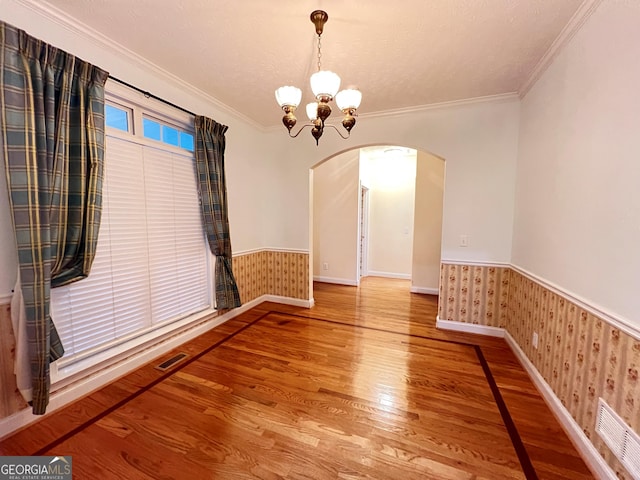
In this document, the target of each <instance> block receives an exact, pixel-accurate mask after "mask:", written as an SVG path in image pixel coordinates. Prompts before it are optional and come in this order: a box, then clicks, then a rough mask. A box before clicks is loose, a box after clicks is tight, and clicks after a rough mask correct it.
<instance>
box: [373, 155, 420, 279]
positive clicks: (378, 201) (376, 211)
mask: <svg viewBox="0 0 640 480" xmlns="http://www.w3.org/2000/svg"><path fill="white" fill-rule="evenodd" d="M385 151H387V152H388V153H385ZM361 163H362V165H361V171H362V179H363V185H365V186H367V187H368V188H369V222H368V224H369V232H368V234H369V235H368V239H369V240H368V243H369V249H368V256H367V257H368V264H367V273H368V275H370V276H386V277H397V278H411V253H412V251H413V217H414V204H415V188H416V152H415V150H410V152H409V153H407V152H406V151H404V150H399V149H394V148H389V149H383V150H379V151H376V152H370V153H366V152H364V151H363V153H362V154H361ZM365 179H366V180H365Z"/></svg>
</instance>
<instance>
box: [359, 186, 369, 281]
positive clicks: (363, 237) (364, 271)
mask: <svg viewBox="0 0 640 480" xmlns="http://www.w3.org/2000/svg"><path fill="white" fill-rule="evenodd" d="M359 207H360V208H359V210H360V221H359V225H358V234H359V236H360V238H359V239H358V256H359V257H360V259H359V262H358V270H359V275H358V283H360V278H362V277H366V276H367V275H368V267H367V266H368V263H369V259H368V250H369V189H368V188H367V187H364V186H362V185H360V205H359Z"/></svg>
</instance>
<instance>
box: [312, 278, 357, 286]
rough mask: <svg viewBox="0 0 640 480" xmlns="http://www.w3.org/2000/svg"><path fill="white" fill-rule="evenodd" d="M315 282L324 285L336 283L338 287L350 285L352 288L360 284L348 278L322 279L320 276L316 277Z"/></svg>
mask: <svg viewBox="0 0 640 480" xmlns="http://www.w3.org/2000/svg"><path fill="white" fill-rule="evenodd" d="M313 281H314V282H322V283H335V284H338V285H349V286H350V287H356V286H358V282H357V281H356V280H351V279H348V278H333V277H321V276H319V275H314V276H313Z"/></svg>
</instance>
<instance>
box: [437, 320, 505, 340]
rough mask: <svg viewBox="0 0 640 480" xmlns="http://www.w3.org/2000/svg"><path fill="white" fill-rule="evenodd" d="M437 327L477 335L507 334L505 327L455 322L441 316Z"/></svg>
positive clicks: (494, 335)
mask: <svg viewBox="0 0 640 480" xmlns="http://www.w3.org/2000/svg"><path fill="white" fill-rule="evenodd" d="M436 328H441V329H442V330H452V331H454V332H465V333H473V334H476V335H488V336H490V337H500V338H503V337H504V335H505V330H504V328H499V327H489V326H487V325H476V324H473V323H466V322H454V321H453V320H442V319H440V317H436Z"/></svg>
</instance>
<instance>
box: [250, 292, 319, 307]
mask: <svg viewBox="0 0 640 480" xmlns="http://www.w3.org/2000/svg"><path fill="white" fill-rule="evenodd" d="M258 300H260V301H261V302H274V303H282V304H283V305H293V306H294V307H304V308H311V307H313V305H314V300H313V299H311V300H302V299H300V298H291V297H281V296H279V295H262V296H261V297H260V298H259V299H258Z"/></svg>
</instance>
